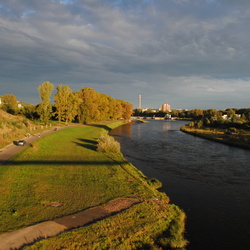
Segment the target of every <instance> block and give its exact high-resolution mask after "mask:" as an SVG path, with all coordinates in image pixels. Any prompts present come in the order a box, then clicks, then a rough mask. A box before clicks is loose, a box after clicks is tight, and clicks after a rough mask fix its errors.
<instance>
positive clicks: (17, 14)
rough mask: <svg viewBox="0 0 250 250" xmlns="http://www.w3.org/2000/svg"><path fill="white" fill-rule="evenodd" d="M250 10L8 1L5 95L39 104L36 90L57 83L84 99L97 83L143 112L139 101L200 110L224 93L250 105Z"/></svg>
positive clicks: (2, 28) (174, 2)
mask: <svg viewBox="0 0 250 250" xmlns="http://www.w3.org/2000/svg"><path fill="white" fill-rule="evenodd" d="M247 6H249V2H248V1H243V0H241V1H237V2H236V1H224V0H213V1H212V0H209V1H208V0H192V1H189V0H169V1H157V0H154V1H153V0H151V1H149V0H148V1H145V0H136V1H134V0H133V1H132V0H130V1H123V0H119V1H111V0H102V1H101V0H86V1H76V0H53V1H52V0H40V1H31V0H24V1H17V0H8V1H7V0H3V1H1V4H0V32H1V37H0V51H1V53H0V66H1V74H0V86H1V87H0V91H1V92H2V93H3V94H4V93H5V92H6V91H8V90H9V91H11V90H13V91H14V92H15V93H14V94H16V95H17V97H18V96H20V97H19V99H20V98H23V99H27V100H25V101H32V102H38V101H39V99H38V98H36V97H35V95H37V86H38V85H40V84H41V83H42V82H44V81H47V80H49V81H51V82H53V83H55V84H60V83H62V84H68V85H70V86H72V88H74V90H75V91H77V90H79V89H80V88H81V87H84V86H83V85H85V86H86V85H87V84H91V86H92V87H95V88H96V89H97V91H100V92H105V93H106V94H109V95H111V96H112V95H114V98H120V99H125V100H128V101H131V102H132V103H134V105H136V103H137V100H136V99H137V97H136V96H137V95H138V92H144V96H145V95H147V96H149V97H148V98H146V100H147V102H148V103H147V106H154V107H155V106H158V104H161V103H158V102H165V100H164V95H165V98H170V100H171V102H172V103H177V102H178V103H179V105H183V107H185V106H190V107H191V106H195V105H196V106H197V107H198V106H199V105H200V106H207V104H204V100H203V101H202V97H204V98H207V101H206V102H207V103H208V104H209V103H211V100H214V97H213V96H212V94H213V95H215V94H216V95H217V98H222V97H221V96H220V94H222V93H228V94H230V95H231V96H233V94H234V95H235V96H236V97H237V98H240V99H239V103H240V100H242V102H241V104H239V103H238V104H237V105H240V106H241V105H242V106H244V105H248V103H247V102H246V101H245V100H246V99H245V97H244V98H243V97H242V96H244V95H245V93H244V91H243V89H244V88H247V86H248V84H249V79H250V72H249V66H248V65H249V63H250V62H249V60H250V59H249V58H250V43H249V38H250V35H249V32H248V30H249V24H248V23H249V11H248V10H249V8H247ZM192 81H193V82H192ZM243 83H244V84H243ZM218 84H219V85H218ZM17 85H22V89H23V90H22V92H20V91H21V90H18V89H20V88H16V86H17ZM91 86H90V87H91ZM230 89H231V90H234V91H230ZM247 89H248V88H247ZM109 91H110V92H109ZM196 93H198V95H199V98H198V97H197V94H196ZM0 94H1V93H0ZM192 95H194V98H193V99H192ZM31 96H32V97H31ZM37 97H38V95H37ZM159 98H160V99H159ZM222 99H223V98H222ZM161 100H162V101H161ZM192 100H193V103H192ZM232 102H236V99H234V98H232ZM213 103H215V102H213ZM216 103H217V102H216ZM219 103H220V102H219V100H218V103H217V105H218V107H219ZM222 105H224V103H223V104H222ZM175 106H177V104H175Z"/></svg>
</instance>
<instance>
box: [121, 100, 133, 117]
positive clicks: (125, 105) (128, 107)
mask: <svg viewBox="0 0 250 250" xmlns="http://www.w3.org/2000/svg"><path fill="white" fill-rule="evenodd" d="M120 102H121V106H122V118H123V119H124V120H125V121H129V120H130V118H131V114H132V113H133V110H132V109H133V106H132V104H131V103H129V102H125V101H123V100H120Z"/></svg>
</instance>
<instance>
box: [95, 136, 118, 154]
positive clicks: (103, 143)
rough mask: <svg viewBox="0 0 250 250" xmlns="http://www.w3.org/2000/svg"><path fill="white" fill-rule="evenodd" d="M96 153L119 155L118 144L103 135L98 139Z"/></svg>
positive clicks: (110, 137)
mask: <svg viewBox="0 0 250 250" xmlns="http://www.w3.org/2000/svg"><path fill="white" fill-rule="evenodd" d="M97 142H98V144H97V151H98V152H102V153H120V143H119V142H117V141H115V139H114V138H113V137H112V136H109V135H105V136H101V137H100V138H99V139H98V141H97Z"/></svg>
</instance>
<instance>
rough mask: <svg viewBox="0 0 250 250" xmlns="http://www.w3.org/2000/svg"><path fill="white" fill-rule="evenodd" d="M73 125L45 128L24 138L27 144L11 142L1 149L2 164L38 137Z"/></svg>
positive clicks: (0, 160) (0, 158) (0, 161)
mask: <svg viewBox="0 0 250 250" xmlns="http://www.w3.org/2000/svg"><path fill="white" fill-rule="evenodd" d="M70 127H73V126H65V127H58V128H57V129H56V130H55V128H53V129H50V130H45V131H43V132H41V133H37V134H33V135H30V136H29V137H25V138H22V140H25V141H26V142H27V143H26V145H25V146H16V145H14V143H13V144H9V145H7V146H6V147H4V148H1V149H0V165H2V164H3V163H4V162H5V161H7V160H9V159H10V158H11V157H13V156H14V155H15V154H17V153H18V152H20V151H21V150H23V148H25V147H27V146H28V145H29V144H30V143H32V142H34V141H36V140H37V139H39V138H41V137H44V136H47V135H49V134H52V133H55V132H57V131H59V130H62V129H65V128H70Z"/></svg>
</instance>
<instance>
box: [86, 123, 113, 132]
mask: <svg viewBox="0 0 250 250" xmlns="http://www.w3.org/2000/svg"><path fill="white" fill-rule="evenodd" d="M90 126H92V127H97V128H103V129H105V130H107V131H110V130H112V129H111V128H109V127H108V126H106V125H101V124H91V125H90Z"/></svg>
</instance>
